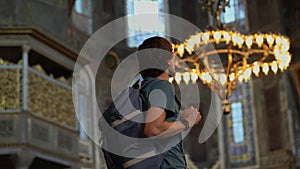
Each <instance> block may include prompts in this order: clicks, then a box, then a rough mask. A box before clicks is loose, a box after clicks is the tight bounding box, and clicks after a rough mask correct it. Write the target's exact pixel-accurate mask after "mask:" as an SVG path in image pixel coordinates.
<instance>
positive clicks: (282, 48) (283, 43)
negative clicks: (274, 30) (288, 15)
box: [280, 38, 290, 53]
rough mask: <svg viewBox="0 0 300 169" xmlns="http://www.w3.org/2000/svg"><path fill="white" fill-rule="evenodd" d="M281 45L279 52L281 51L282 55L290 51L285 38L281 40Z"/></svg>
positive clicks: (288, 43)
mask: <svg viewBox="0 0 300 169" xmlns="http://www.w3.org/2000/svg"><path fill="white" fill-rule="evenodd" d="M281 44H282V45H281V49H280V50H281V52H282V53H285V52H287V51H288V50H289V49H290V42H289V41H288V40H287V39H286V38H283V39H282V41H281Z"/></svg>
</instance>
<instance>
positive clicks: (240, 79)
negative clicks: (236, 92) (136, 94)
mask: <svg viewBox="0 0 300 169" xmlns="http://www.w3.org/2000/svg"><path fill="white" fill-rule="evenodd" d="M243 79H244V76H243V75H240V76H239V82H241V83H242V82H243Z"/></svg>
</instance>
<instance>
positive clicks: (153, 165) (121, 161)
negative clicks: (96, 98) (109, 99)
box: [98, 78, 163, 169]
mask: <svg viewBox="0 0 300 169" xmlns="http://www.w3.org/2000/svg"><path fill="white" fill-rule="evenodd" d="M155 81H158V79H156V78H153V79H150V80H147V81H145V82H144V83H142V85H141V87H138V88H135V87H129V88H128V89H125V90H123V91H122V92H121V94H120V95H119V96H118V97H117V98H116V100H115V101H114V102H113V103H111V104H110V106H109V107H108V108H107V109H106V110H105V111H104V113H103V114H102V117H101V118H100V119H99V122H98V125H99V129H100V131H101V141H102V144H103V145H102V147H103V148H102V151H103V153H104V157H105V161H106V165H107V168H108V169H159V168H160V165H161V163H162V160H163V155H162V154H156V152H155V147H154V146H152V145H149V146H145V145H148V143H145V142H143V141H133V140H134V139H133V140H130V139H129V140H127V139H123V138H124V137H126V136H127V137H130V138H146V136H145V134H144V123H139V122H144V121H145V112H144V111H145V110H144V106H143V105H144V104H143V102H144V99H143V97H142V94H141V91H142V90H143V89H144V88H145V87H146V86H149V85H152V84H153V83H155ZM107 124H108V125H107ZM137 140H141V139H137ZM107 149H109V150H113V151H112V152H121V153H122V154H121V155H120V154H118V155H117V154H114V153H111V152H110V151H107ZM142 156H147V158H146V157H142ZM130 157H142V158H130Z"/></svg>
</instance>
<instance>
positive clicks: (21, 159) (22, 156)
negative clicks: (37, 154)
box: [15, 150, 34, 169]
mask: <svg viewBox="0 0 300 169" xmlns="http://www.w3.org/2000/svg"><path fill="white" fill-rule="evenodd" d="M33 159H34V154H33V153H32V152H31V151H29V150H26V151H21V152H20V153H18V154H17V156H16V159H15V168H16V169H29V167H30V165H31V164H32V162H33Z"/></svg>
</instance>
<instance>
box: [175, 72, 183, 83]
mask: <svg viewBox="0 0 300 169" xmlns="http://www.w3.org/2000/svg"><path fill="white" fill-rule="evenodd" d="M181 79H182V78H181V73H175V81H176V83H177V84H180V82H181Z"/></svg>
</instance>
